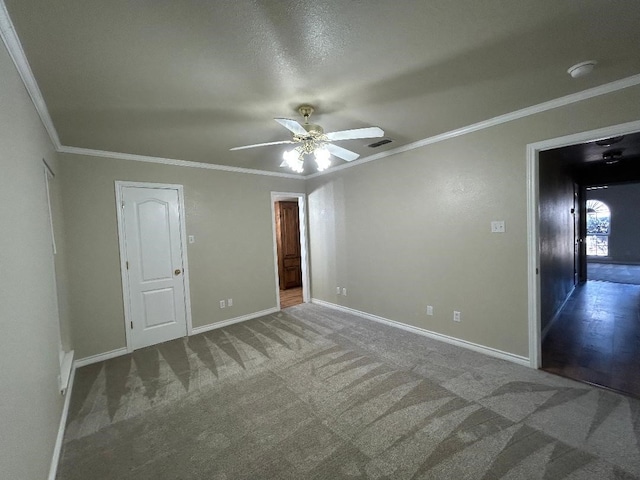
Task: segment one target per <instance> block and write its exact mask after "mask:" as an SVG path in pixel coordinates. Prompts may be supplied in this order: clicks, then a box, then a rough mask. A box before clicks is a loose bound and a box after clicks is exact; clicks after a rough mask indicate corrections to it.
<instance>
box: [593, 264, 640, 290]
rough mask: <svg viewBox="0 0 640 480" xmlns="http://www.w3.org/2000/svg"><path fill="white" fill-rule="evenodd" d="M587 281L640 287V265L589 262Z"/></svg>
mask: <svg viewBox="0 0 640 480" xmlns="http://www.w3.org/2000/svg"><path fill="white" fill-rule="evenodd" d="M587 279H589V280H598V281H600V282H613V283H628V284H630V285H640V265H622V264H616V263H592V262H588V263H587Z"/></svg>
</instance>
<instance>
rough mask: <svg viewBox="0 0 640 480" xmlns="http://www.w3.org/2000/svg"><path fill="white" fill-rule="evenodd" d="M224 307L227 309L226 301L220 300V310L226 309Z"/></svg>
mask: <svg viewBox="0 0 640 480" xmlns="http://www.w3.org/2000/svg"><path fill="white" fill-rule="evenodd" d="M224 307H225V303H224V300H220V308H224Z"/></svg>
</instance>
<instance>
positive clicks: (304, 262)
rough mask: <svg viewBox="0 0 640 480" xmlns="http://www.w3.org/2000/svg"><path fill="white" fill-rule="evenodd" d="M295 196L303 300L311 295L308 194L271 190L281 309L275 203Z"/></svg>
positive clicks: (275, 266)
mask: <svg viewBox="0 0 640 480" xmlns="http://www.w3.org/2000/svg"><path fill="white" fill-rule="evenodd" d="M291 197H295V198H296V201H297V202H298V224H299V229H300V232H299V234H300V257H301V259H300V267H301V270H302V302H303V303H308V302H309V299H310V297H311V295H310V294H309V292H310V289H311V278H310V276H309V235H308V228H307V224H308V221H307V219H308V215H309V213H308V211H307V194H306V193H294V192H271V230H272V234H273V235H272V236H273V263H274V275H275V280H276V285H275V286H276V302H277V303H276V305H277V307H278V310H280V278H279V270H280V269H279V266H278V240H277V238H276V211H275V203H276V202H278V201H281V200H284V199H285V198H291Z"/></svg>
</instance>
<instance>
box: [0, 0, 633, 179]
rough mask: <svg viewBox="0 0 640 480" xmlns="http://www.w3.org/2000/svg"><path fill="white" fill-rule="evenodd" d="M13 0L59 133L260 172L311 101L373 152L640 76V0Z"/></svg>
mask: <svg viewBox="0 0 640 480" xmlns="http://www.w3.org/2000/svg"><path fill="white" fill-rule="evenodd" d="M5 4H6V7H7V10H8V12H9V15H10V17H11V20H12V22H13V24H14V26H15V29H16V32H17V35H18V37H19V39H20V42H21V43H22V46H23V48H24V51H25V53H26V56H27V59H28V61H29V64H30V65H31V69H32V71H33V74H34V76H35V79H36V81H37V84H38V86H39V88H40V90H41V92H42V95H43V97H44V100H45V102H46V105H47V108H48V110H49V113H50V115H51V118H52V120H53V124H54V126H55V129H56V130H57V132H58V135H59V137H60V140H61V143H62V145H65V146H70V147H80V148H87V149H96V150H104V151H110V152H120V153H129V154H138V155H148V156H154V157H163V158H173V159H180V160H188V161H196V162H206V163H212V164H218V165H228V166H234V167H243V168H250V169H258V170H269V171H283V169H281V168H280V167H279V165H280V163H281V155H282V151H283V150H284V147H283V146H272V147H264V148H260V149H253V150H242V151H235V152H229V148H231V147H235V146H240V145H246V144H252V143H260V142H269V141H276V140H283V139H288V138H290V136H289V133H288V131H287V130H285V129H284V128H283V127H282V126H280V125H278V124H277V123H276V122H274V121H273V120H272V118H274V117H288V118H299V117H298V114H297V112H296V108H297V107H298V106H299V105H300V104H302V103H311V104H313V105H314V106H315V107H316V113H315V114H314V115H313V117H312V119H311V120H312V121H314V122H316V123H320V124H321V125H322V126H323V127H324V129H325V131H333V130H341V129H347V128H359V127H365V126H369V125H377V126H380V127H381V128H383V129H384V130H385V133H386V135H385V137H387V138H390V139H392V140H393V143H391V144H388V145H385V146H383V147H380V148H379V149H375V150H373V149H370V148H368V147H366V145H367V144H369V143H371V142H372V140H353V141H344V142H340V145H341V146H343V147H345V148H349V149H352V150H354V151H356V152H358V153H360V154H361V155H362V156H367V155H371V154H374V153H378V152H380V151H384V150H388V149H393V148H395V147H398V146H402V145H405V144H407V143H411V142H414V141H417V140H420V139H423V138H427V137H431V136H434V135H437V134H440V133H443V132H446V131H449V130H452V129H456V128H460V127H464V126H466V125H470V124H473V123H475V122H478V121H482V120H486V119H489V118H492V117H495V116H497V115H501V114H505V113H508V112H511V111H514V110H518V109H521V108H524V107H528V106H531V105H534V104H538V103H541V102H544V101H548V100H551V99H554V98H558V97H561V96H563V95H567V94H570V93H575V92H579V91H582V90H585V89H588V88H591V87H594V86H598V85H602V84H605V83H608V82H611V81H614V80H618V79H621V78H625V77H629V76H631V75H636V74H638V73H640V55H638V52H639V51H640V49H639V47H640V28H638V25H640V2H638V1H637V0H618V1H609V2H603V1H602V0H565V1H558V0H528V1H527V0H520V1H513V0H482V1H478V0H456V1H453V0H430V1H426V0H425V1H418V0H350V1H347V0H326V1H318V0H316V1H304V0H263V1H259V0H226V1H220V0H218V1H207V2H203V1H196V0H191V1H189V0H172V1H169V0H137V1H135V2H133V1H130V0H109V1H104V0H56V1H51V0H5ZM589 59H595V60H597V61H598V66H597V68H596V70H595V71H594V72H593V74H592V75H590V76H588V77H583V78H579V79H572V78H571V77H570V76H569V75H568V74H567V73H566V70H567V68H568V67H569V66H571V65H573V64H575V63H578V62H580V61H583V60H589ZM341 163H343V162H342V161H340V160H335V161H334V164H335V165H339V164H341ZM307 170H308V171H305V174H309V173H312V171H311V170H310V169H309V168H308V169H307Z"/></svg>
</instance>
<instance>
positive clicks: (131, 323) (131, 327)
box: [131, 320, 133, 330]
mask: <svg viewBox="0 0 640 480" xmlns="http://www.w3.org/2000/svg"><path fill="white" fill-rule="evenodd" d="M131 330H133V320H132V321H131Z"/></svg>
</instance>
